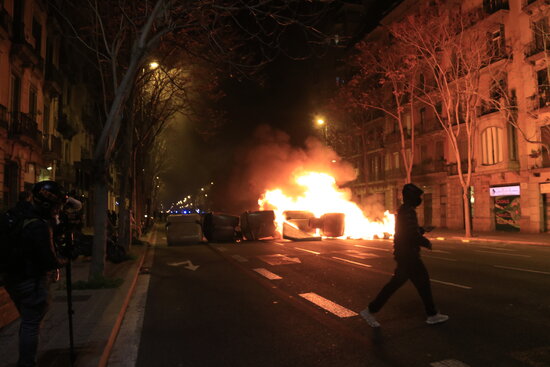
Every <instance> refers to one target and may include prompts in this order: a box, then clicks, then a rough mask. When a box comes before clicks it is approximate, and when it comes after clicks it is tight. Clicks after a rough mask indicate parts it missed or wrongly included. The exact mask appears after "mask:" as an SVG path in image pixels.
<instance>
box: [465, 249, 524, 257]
mask: <svg viewBox="0 0 550 367" xmlns="http://www.w3.org/2000/svg"><path fill="white" fill-rule="evenodd" d="M475 252H482V253H485V254H496V255H504V256H515V257H531V255H522V254H506V253H502V252H496V251H484V250H475Z"/></svg>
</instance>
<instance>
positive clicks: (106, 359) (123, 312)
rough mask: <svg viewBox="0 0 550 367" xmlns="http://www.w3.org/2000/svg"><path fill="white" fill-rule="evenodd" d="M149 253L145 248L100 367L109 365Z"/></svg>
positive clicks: (102, 355)
mask: <svg viewBox="0 0 550 367" xmlns="http://www.w3.org/2000/svg"><path fill="white" fill-rule="evenodd" d="M153 233H155V237H156V231H155V232H151V235H150V237H149V239H150V238H151V237H152V235H153ZM148 251H149V245H148V246H147V248H145V251H144V252H143V254H142V255H141V258H140V259H139V263H138V266H137V268H136V271H135V273H134V275H133V277H132V284H131V285H130V288H129V289H128V293H127V294H126V298H125V299H124V302H123V304H122V307H121V308H120V312H119V314H118V316H117V319H116V321H115V324H114V325H113V329H112V330H111V334H110V335H109V339H108V340H107V344H106V345H105V348H104V349H103V353H102V354H101V359H100V360H99V364H98V367H106V366H107V364H108V363H109V357H110V356H111V352H112V350H113V347H114V345H115V342H116V339H117V337H118V333H119V331H120V328H121V326H122V321H123V320H124V316H125V315H126V310H127V309H128V305H129V304H130V300H131V299H132V296H133V295H134V291H135V289H136V284H137V280H138V277H139V274H140V270H141V268H142V266H143V263H144V261H145V258H146V257H147V252H148Z"/></svg>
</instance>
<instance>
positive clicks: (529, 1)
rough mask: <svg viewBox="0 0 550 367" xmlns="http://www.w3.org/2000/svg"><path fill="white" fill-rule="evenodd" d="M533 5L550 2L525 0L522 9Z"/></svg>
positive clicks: (548, 0)
mask: <svg viewBox="0 0 550 367" xmlns="http://www.w3.org/2000/svg"><path fill="white" fill-rule="evenodd" d="M535 3H539V4H541V5H542V4H546V5H548V4H550V0H525V3H524V5H523V8H526V7H528V6H529V5H531V4H535Z"/></svg>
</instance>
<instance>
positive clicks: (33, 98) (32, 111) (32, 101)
mask: <svg viewBox="0 0 550 367" xmlns="http://www.w3.org/2000/svg"><path fill="white" fill-rule="evenodd" d="M36 106H37V95H36V88H34V87H31V90H30V92H29V117H30V118H31V119H32V120H33V121H36V114H37V111H36Z"/></svg>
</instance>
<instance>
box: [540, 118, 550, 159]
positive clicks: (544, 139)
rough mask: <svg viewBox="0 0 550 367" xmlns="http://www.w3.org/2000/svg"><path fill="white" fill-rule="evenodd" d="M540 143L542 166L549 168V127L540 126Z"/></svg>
mask: <svg viewBox="0 0 550 367" xmlns="http://www.w3.org/2000/svg"><path fill="white" fill-rule="evenodd" d="M540 141H541V143H542V147H541V151H542V166H543V167H550V154H549V152H548V148H547V147H548V146H550V125H546V126H541V128H540Z"/></svg>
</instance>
